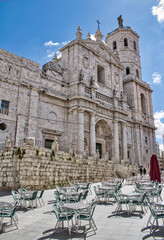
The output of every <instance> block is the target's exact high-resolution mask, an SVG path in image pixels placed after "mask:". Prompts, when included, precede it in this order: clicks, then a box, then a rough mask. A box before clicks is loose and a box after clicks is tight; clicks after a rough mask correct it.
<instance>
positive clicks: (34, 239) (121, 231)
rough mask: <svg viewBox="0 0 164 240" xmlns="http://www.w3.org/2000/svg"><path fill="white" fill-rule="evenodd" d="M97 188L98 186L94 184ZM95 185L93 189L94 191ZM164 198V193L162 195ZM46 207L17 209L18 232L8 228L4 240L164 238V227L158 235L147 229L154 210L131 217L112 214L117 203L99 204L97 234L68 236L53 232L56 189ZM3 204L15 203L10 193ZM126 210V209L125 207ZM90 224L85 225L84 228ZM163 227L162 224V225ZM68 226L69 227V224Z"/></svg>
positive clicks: (48, 194)
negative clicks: (53, 206) (151, 212)
mask: <svg viewBox="0 0 164 240" xmlns="http://www.w3.org/2000/svg"><path fill="white" fill-rule="evenodd" d="M93 185H94V184H93ZM93 185H92V188H93ZM133 190H134V186H133V185H126V184H124V185H123V188H122V192H131V191H133ZM94 196H95V195H94V193H93V190H92V194H91V195H89V196H88V200H89V201H90V200H92V199H93V198H94ZM162 198H163V199H164V193H162ZM43 199H44V202H45V206H43V207H38V208H34V209H33V210H32V209H31V208H27V209H21V208H19V209H18V210H17V212H16V213H17V216H18V218H19V221H18V230H16V227H15V226H12V227H6V229H5V233H1V234H0V239H1V240H46V239H47V240H49V239H54V240H71V239H73V240H82V239H84V240H85V239H88V240H122V239H125V240H141V239H164V228H160V229H158V230H157V231H156V233H154V234H150V229H149V228H146V223H147V220H148V218H149V216H150V211H149V210H148V212H147V213H146V214H145V215H140V214H139V213H138V212H136V213H135V214H131V215H130V216H128V215H127V214H126V213H123V214H117V215H116V214H114V213H112V212H113V211H114V210H115V208H116V203H114V204H111V203H110V204H97V206H96V209H95V212H94V215H93V218H94V221H95V223H96V226H97V231H96V234H94V231H93V229H89V230H88V231H86V232H84V231H82V230H81V229H80V231H79V232H78V233H74V232H72V233H71V235H69V234H68V230H67V229H66V228H65V229H64V230H61V231H58V232H56V233H53V230H54V226H55V224H56V216H55V214H54V213H53V208H52V205H53V203H54V202H55V196H54V189H51V190H46V191H45V192H44V195H43ZM0 201H7V202H13V197H12V195H11V194H10V193H7V192H6V193H5V192H0ZM124 209H125V206H124ZM138 210H140V208H138ZM83 224H86V222H82V225H83ZM160 224H161V222H160ZM65 226H67V224H66V223H65Z"/></svg>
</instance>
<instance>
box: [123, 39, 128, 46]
mask: <svg viewBox="0 0 164 240" xmlns="http://www.w3.org/2000/svg"><path fill="white" fill-rule="evenodd" d="M124 46H125V47H127V46H128V39H127V38H124Z"/></svg>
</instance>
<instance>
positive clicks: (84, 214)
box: [77, 204, 97, 233]
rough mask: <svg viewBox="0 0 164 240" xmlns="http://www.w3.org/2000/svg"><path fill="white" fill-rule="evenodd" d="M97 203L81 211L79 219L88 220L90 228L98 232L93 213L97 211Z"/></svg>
mask: <svg viewBox="0 0 164 240" xmlns="http://www.w3.org/2000/svg"><path fill="white" fill-rule="evenodd" d="M95 207H96V204H92V205H91V207H90V208H88V209H85V211H79V212H78V216H77V219H78V220H80V221H88V222H89V228H93V231H94V233H96V230H97V227H96V224H95V222H94V220H93V213H94V211H95Z"/></svg>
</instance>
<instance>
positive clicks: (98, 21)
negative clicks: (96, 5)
mask: <svg viewBox="0 0 164 240" xmlns="http://www.w3.org/2000/svg"><path fill="white" fill-rule="evenodd" d="M96 22H97V24H98V29H100V24H101V23H100V22H99V20H97V21H96Z"/></svg>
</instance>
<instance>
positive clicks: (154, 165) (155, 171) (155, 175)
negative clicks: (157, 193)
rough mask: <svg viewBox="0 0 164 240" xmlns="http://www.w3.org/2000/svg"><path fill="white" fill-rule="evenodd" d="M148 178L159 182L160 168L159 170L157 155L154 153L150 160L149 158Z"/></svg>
mask: <svg viewBox="0 0 164 240" xmlns="http://www.w3.org/2000/svg"><path fill="white" fill-rule="evenodd" d="M149 175H150V180H153V181H156V180H157V182H159V183H160V182H161V174H160V170H159V163H158V160H157V156H156V155H155V154H153V155H152V156H151V160H150V173H149Z"/></svg>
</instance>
